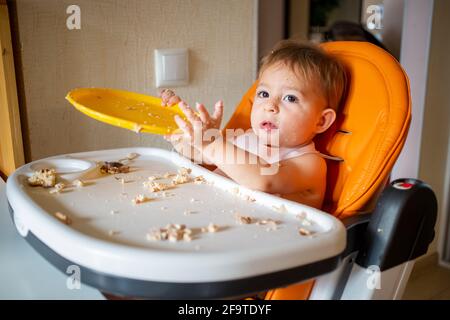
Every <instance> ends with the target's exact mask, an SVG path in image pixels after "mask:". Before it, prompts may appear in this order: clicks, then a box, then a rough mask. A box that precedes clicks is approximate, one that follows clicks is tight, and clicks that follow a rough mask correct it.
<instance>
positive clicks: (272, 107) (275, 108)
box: [264, 103, 278, 113]
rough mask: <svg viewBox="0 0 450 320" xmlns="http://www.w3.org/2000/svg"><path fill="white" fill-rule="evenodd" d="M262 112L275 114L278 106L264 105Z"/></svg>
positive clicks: (272, 104) (273, 104)
mask: <svg viewBox="0 0 450 320" xmlns="http://www.w3.org/2000/svg"><path fill="white" fill-rule="evenodd" d="M264 110H266V111H267V112H273V113H276V112H278V106H277V105H276V104H275V103H268V104H266V105H265V107H264Z"/></svg>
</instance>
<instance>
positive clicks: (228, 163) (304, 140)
mask: <svg viewBox="0 0 450 320" xmlns="http://www.w3.org/2000/svg"><path fill="white" fill-rule="evenodd" d="M345 82H346V76H345V71H344V68H343V66H342V65H341V64H340V63H339V61H338V60H337V59H336V58H335V57H333V56H331V55H330V54H328V53H326V52H324V51H323V50H322V49H320V48H319V47H316V46H312V45H307V44H303V43H299V42H296V41H291V40H285V41H282V42H280V43H279V44H278V45H277V46H276V47H275V48H274V50H273V51H272V52H271V53H270V54H269V55H267V56H266V57H264V58H263V60H262V63H261V68H260V72H259V77H258V81H257V88H256V94H255V97H254V101H253V105H252V109H251V130H249V131H248V132H243V130H242V131H241V132H240V134H239V135H237V136H233V137H231V138H230V137H229V136H228V134H227V135H226V136H224V134H223V132H221V131H219V129H220V123H221V120H222V114H223V103H222V102H221V101H219V102H217V103H216V105H215V111H214V113H213V115H212V116H211V115H210V114H209V113H208V111H207V110H206V108H205V106H204V105H202V104H197V106H196V107H197V112H194V110H193V109H192V108H190V107H189V106H188V105H187V104H186V103H184V102H183V101H181V99H180V97H178V96H176V95H175V94H174V93H173V92H172V91H171V90H167V89H165V90H163V91H162V92H161V98H162V104H163V105H168V106H171V105H174V104H176V103H179V106H180V108H181V110H182V111H183V112H184V114H185V115H186V118H187V120H188V121H184V120H183V119H182V118H181V117H178V116H176V117H175V121H176V123H177V124H178V126H179V128H180V129H181V130H182V132H183V134H181V135H171V136H166V139H168V140H169V141H171V142H172V144H173V145H174V147H175V148H176V149H177V150H178V151H179V152H180V150H181V149H182V146H184V147H186V146H188V147H189V148H191V150H192V151H195V155H196V156H197V157H198V156H201V159H202V161H203V162H206V164H214V165H215V166H217V169H216V172H218V173H220V174H223V175H226V176H228V177H229V178H231V179H233V180H234V181H236V182H237V183H239V184H241V185H244V186H246V187H248V188H251V189H256V190H260V191H263V192H267V193H271V194H276V195H279V196H281V197H283V198H285V199H289V200H293V201H297V202H300V203H303V204H306V205H309V206H312V207H315V208H320V207H321V206H322V202H323V199H324V194H325V187H326V172H327V166H326V161H325V160H324V157H326V155H323V154H321V153H319V152H318V151H316V149H315V147H314V142H313V139H314V137H315V136H316V135H317V134H320V133H323V132H324V131H326V130H327V129H328V128H329V127H330V126H331V125H332V124H333V122H334V121H335V119H336V111H337V109H338V107H339V104H340V101H341V97H342V95H343V92H344V89H345ZM211 130H215V131H214V132H215V133H214V134H211ZM217 132H218V133H217ZM196 137H197V138H196ZM198 137H200V138H198ZM185 150H186V148H185ZM190 158H193V156H190ZM255 158H256V161H255ZM274 168H275V170H269V169H274Z"/></svg>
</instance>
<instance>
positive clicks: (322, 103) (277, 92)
mask: <svg viewBox="0 0 450 320" xmlns="http://www.w3.org/2000/svg"><path fill="white" fill-rule="evenodd" d="M331 113H332V114H331ZM330 116H332V119H325V118H327V117H328V118H329V117H330ZM334 118H335V113H334V111H333V110H331V109H329V108H326V100H325V98H324V97H323V95H322V93H321V90H320V89H319V88H318V86H317V85H315V83H310V82H307V81H305V80H304V79H303V77H300V75H298V74H297V73H295V72H293V71H292V70H291V68H290V67H288V66H287V65H285V64H284V63H277V64H274V65H272V66H269V67H268V68H267V69H266V70H264V72H263V73H262V74H261V77H260V79H259V84H258V88H257V89H256V96H255V99H254V102H253V107H252V113H251V125H252V129H253V131H254V132H255V134H256V135H258V137H259V138H260V139H261V140H262V141H263V143H265V144H267V145H271V146H273V147H295V146H298V145H301V144H304V143H307V142H310V141H311V140H312V139H313V137H314V136H315V135H316V134H317V133H320V132H323V131H325V130H326V129H327V128H328V127H329V125H331V123H332V122H333V121H334ZM327 120H328V122H329V120H331V123H329V124H328V123H325V122H327ZM324 125H326V128H324Z"/></svg>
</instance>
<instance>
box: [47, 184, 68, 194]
mask: <svg viewBox="0 0 450 320" xmlns="http://www.w3.org/2000/svg"><path fill="white" fill-rule="evenodd" d="M65 187H66V185H65V184H64V183H62V182H60V183H57V184H55V188H54V189H53V190H50V193H60V192H62V191H63V189H65Z"/></svg>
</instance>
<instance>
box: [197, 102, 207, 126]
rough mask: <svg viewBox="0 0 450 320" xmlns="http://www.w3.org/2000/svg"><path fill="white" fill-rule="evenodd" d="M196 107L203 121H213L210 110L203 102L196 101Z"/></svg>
mask: <svg viewBox="0 0 450 320" xmlns="http://www.w3.org/2000/svg"><path fill="white" fill-rule="evenodd" d="M195 107H196V108H197V110H198V114H199V116H200V120H202V122H203V123H205V124H209V123H210V122H211V117H210V115H209V113H208V110H206V108H205V106H204V105H203V104H201V103H196V104H195Z"/></svg>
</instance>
